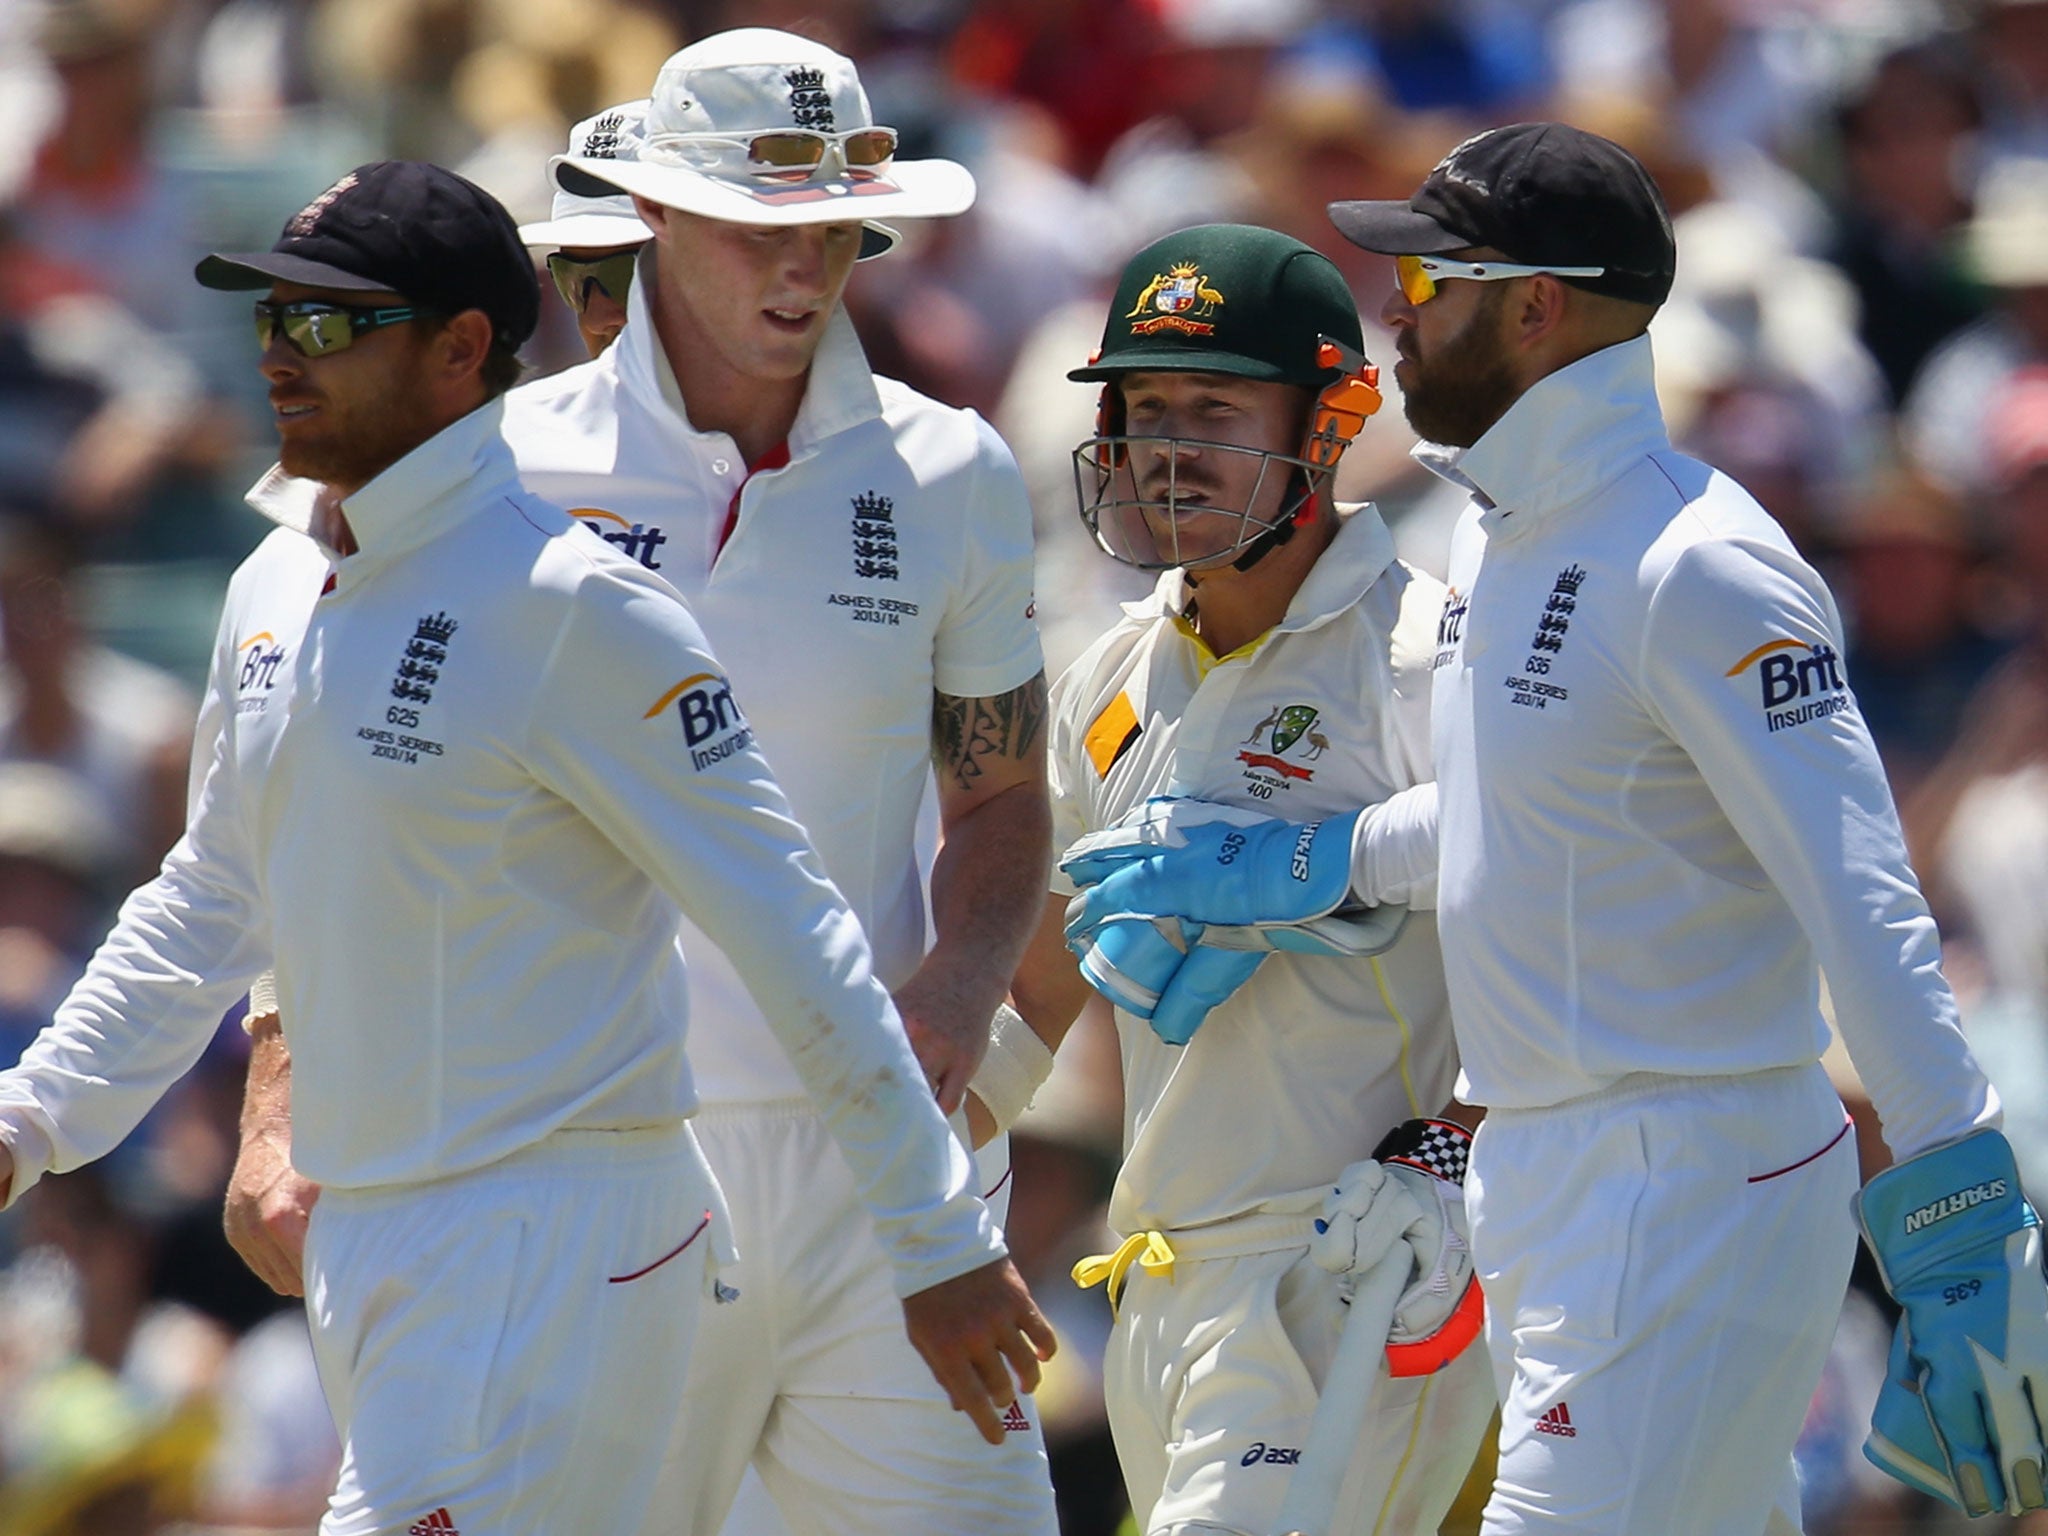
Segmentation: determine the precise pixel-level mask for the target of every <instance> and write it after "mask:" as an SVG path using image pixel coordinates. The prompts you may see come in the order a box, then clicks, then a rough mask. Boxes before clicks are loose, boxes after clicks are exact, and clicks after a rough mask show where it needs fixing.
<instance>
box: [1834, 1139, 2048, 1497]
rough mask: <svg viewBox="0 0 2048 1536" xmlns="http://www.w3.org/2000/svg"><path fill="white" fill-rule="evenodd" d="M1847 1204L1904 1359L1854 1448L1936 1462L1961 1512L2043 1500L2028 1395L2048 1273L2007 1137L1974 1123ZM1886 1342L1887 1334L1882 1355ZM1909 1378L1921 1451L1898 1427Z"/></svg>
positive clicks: (2045, 1320)
mask: <svg viewBox="0 0 2048 1536" xmlns="http://www.w3.org/2000/svg"><path fill="white" fill-rule="evenodd" d="M1856 1215H1857V1219H1858V1220H1859V1221H1860V1222H1861V1223H1862V1225H1863V1235H1864V1237H1865V1239H1866V1240H1867V1241H1868V1242H1869V1244H1870V1251H1871V1252H1872V1253H1873V1254H1874V1255H1875V1256H1876V1258H1877V1263H1878V1268H1879V1270H1880V1271H1881V1272H1882V1274H1883V1276H1884V1283H1885V1288H1886V1289H1887V1290H1889V1291H1890V1292H1891V1293H1892V1297H1893V1299H1894V1300H1896V1301H1897V1302H1898V1303H1899V1305H1900V1306H1901V1307H1902V1308H1904V1309H1905V1316H1904V1317H1903V1318H1901V1319H1900V1321H1899V1330H1900V1337H1901V1339H1902V1340H1903V1348H1904V1352H1905V1356H1906V1360H1905V1366H1904V1369H1897V1368H1895V1369H1894V1370H1892V1371H1891V1372H1890V1373H1888V1377H1887V1390H1888V1391H1889V1392H1890V1397H1889V1399H1888V1400H1887V1399H1886V1398H1884V1397H1880V1399H1879V1407H1880V1409H1882V1410H1884V1412H1885V1415H1886V1417H1885V1420H1884V1422H1883V1423H1882V1424H1881V1425H1879V1424H1874V1426H1873V1436H1872V1444H1870V1445H1866V1447H1865V1453H1866V1454H1867V1455H1869V1456H1870V1459H1871V1460H1872V1461H1874V1462H1876V1463H1877V1465H1879V1466H1880V1467H1884V1468H1885V1470H1887V1471H1892V1470H1893V1467H1892V1465H1891V1464H1889V1463H1888V1462H1887V1460H1886V1459H1885V1448H1886V1447H1887V1446H1889V1447H1896V1448H1900V1451H1899V1455H1900V1457H1901V1459H1903V1457H1905V1456H1911V1457H1912V1458H1913V1459H1915V1460H1919V1461H1923V1462H1925V1463H1926V1464H1927V1465H1930V1466H1933V1465H1939V1466H1940V1467H1941V1468H1942V1470H1943V1471H1944V1472H1945V1473H1946V1474H1947V1477H1946V1480H1947V1482H1948V1484H1949V1485H1950V1486H1951V1487H1952V1488H1953V1489H1954V1490H1955V1492H1956V1493H1957V1494H1960V1496H1961V1503H1962V1507H1963V1508H1964V1510H1966V1511H1967V1512H1968V1513H1970V1514H1972V1515H1988V1514H1993V1513H1996V1512H1998V1511H2000V1510H2003V1511H2004V1512H2005V1513H2007V1514H2012V1515H2017V1514H2019V1513H2020V1512H2021V1511H2022V1510H2027V1509H2038V1508H2040V1507H2042V1506H2043V1505H2044V1504H2048V1490H2044V1488H2043V1469H2044V1467H2048V1448H2044V1446H2043V1444H2042V1429H2041V1424H2040V1421H2039V1419H2038V1418H2037V1417H2036V1415H2035V1411H2034V1406H2033V1405H2034V1404H2035V1403H2040V1404H2042V1405H2043V1408H2044V1410H2048V1284H2044V1283H2043V1280H2042V1273H2041V1223H2040V1219H2039V1218H2038V1217H2037V1216H2036V1215H2035V1214H2034V1208H2033V1207H2032V1206H2031V1205H2029V1204H2028V1203H2027V1200H2026V1197H2025V1196H2024V1195H2023V1194H2022V1193H2021V1191H2020V1179H2019V1169H2018V1168H2017V1167H2016V1166H2015V1164H2014V1162H2013V1156H2012V1148H2011V1146H2010V1145H2008V1144H2007V1142H2006V1139H2005V1138H2004V1137H2003V1136H2001V1135H2000V1134H1999V1133H1998V1132H1996V1131H1979V1132H1977V1133H1976V1134H1974V1135H1971V1136H1966V1137H1964V1138H1963V1139H1962V1140H1961V1141H1957V1142H1951V1143H1950V1144H1949V1145H1947V1146H1945V1147H1937V1148H1935V1149H1934V1150H1933V1151H1931V1152H1923V1153H1921V1154H1920V1155H1919V1156H1918V1157H1914V1158H1909V1159H1908V1160H1907V1161H1905V1162H1903V1163H1900V1164H1898V1165H1897V1166H1896V1167H1893V1168H1888V1169H1886V1170H1885V1171H1884V1172H1883V1173H1881V1174H1879V1175H1878V1176H1877V1177H1876V1178H1874V1179H1872V1180H1871V1181H1870V1182H1869V1183H1868V1184H1866V1185H1865V1186H1864V1187H1863V1190H1862V1192H1861V1193H1860V1194H1859V1195H1858V1196H1857V1198H1856ZM1897 1354H1898V1346H1896V1345H1895V1347H1894V1359H1895V1362H1896V1359H1897ZM1894 1381H1896V1382H1898V1383H1899V1384H1898V1385H1897V1386H1893V1385H1892V1383H1893V1382H1894ZM1915 1385H1917V1387H1918V1389H1919V1397H1920V1403H1921V1407H1922V1411H1923V1413H1924V1416H1925V1418H1926V1422H1927V1427H1928V1439H1931V1442H1932V1446H1933V1449H1934V1450H1935V1452H1936V1453H1937V1455H1936V1456H1934V1457H1929V1456H1927V1455H1926V1449H1927V1441H1926V1440H1916V1437H1915V1436H1914V1435H1913V1434H1911V1433H1909V1432H1908V1431H1907V1430H1906V1429H1905V1428H1903V1427H1902V1426H1903V1425H1905V1424H1907V1423H1909V1422H1910V1416H1909V1415H1908V1414H1906V1412H1905V1405H1904V1404H1903V1403H1902V1402H1901V1401H1900V1398H1901V1396H1902V1394H1909V1393H1910V1392H1911V1390H1912V1388H1913V1386H1915ZM1880 1435H1881V1436H1882V1443H1879V1441H1880ZM1916 1446H1917V1450H1916ZM1905 1480H1906V1481H1908V1482H1912V1483H1914V1484H1915V1485H1916V1486H1928V1483H1929V1481H1930V1480H1927V1479H1923V1478H1915V1477H1907V1478H1906V1479H1905ZM1930 1491H1932V1492H1937V1493H1939V1492H1941V1490H1940V1488H1938V1487H1930Z"/></svg>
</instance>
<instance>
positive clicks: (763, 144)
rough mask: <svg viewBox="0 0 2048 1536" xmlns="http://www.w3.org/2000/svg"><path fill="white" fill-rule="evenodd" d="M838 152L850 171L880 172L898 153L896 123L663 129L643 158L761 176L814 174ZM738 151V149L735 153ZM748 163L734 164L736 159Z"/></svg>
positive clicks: (651, 136)
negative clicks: (827, 128)
mask: <svg viewBox="0 0 2048 1536" xmlns="http://www.w3.org/2000/svg"><path fill="white" fill-rule="evenodd" d="M828 151H836V152H837V153H838V156H839V159H840V163H841V164H843V165H844V166H845V167H846V168H847V169H848V170H850V171H878V170H880V169H881V168H882V167H883V166H885V165H887V164H888V163H889V162H890V161H891V160H893V159H895V157H896V130H895V129H894V128H882V127H873V128H848V129H845V130H843V131H841V132H838V133H827V132H823V131H821V130H818V129H814V128H775V129H770V130H766V131H763V132H761V133H657V134H653V135H650V136H649V138H648V140H647V148H646V150H645V151H643V154H642V158H643V159H650V160H657V161H659V160H669V161H672V162H682V163H686V164H691V165H698V166H702V167H705V168H708V169H717V170H734V169H738V170H744V171H746V172H747V173H748V174H750V175H755V176H787V175H791V174H795V173H802V174H804V175H809V174H810V173H811V172H813V171H816V170H817V169H819V168H820V167H821V166H823V165H824V163H825V156H826V154H827V152H828ZM735 152H737V153H735ZM741 159H743V160H744V163H743V164H740V165H735V164H733V162H734V161H736V160H741Z"/></svg>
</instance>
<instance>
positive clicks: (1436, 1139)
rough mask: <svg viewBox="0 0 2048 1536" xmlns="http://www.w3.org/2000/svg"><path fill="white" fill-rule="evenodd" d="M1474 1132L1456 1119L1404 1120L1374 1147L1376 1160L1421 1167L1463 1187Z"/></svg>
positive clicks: (1428, 1172) (1431, 1173)
mask: <svg viewBox="0 0 2048 1536" xmlns="http://www.w3.org/2000/svg"><path fill="white" fill-rule="evenodd" d="M1471 1150H1472V1133H1471V1132H1470V1131H1468V1130H1466V1129H1465V1127H1463V1126H1462V1125H1460V1124H1458V1123H1457V1121H1455V1120H1435V1119H1428V1120H1403V1121H1402V1122H1401V1123H1400V1124H1399V1125H1397V1126H1395V1127H1394V1128H1393V1129H1392V1130H1391V1131H1389V1132H1387V1134H1386V1135H1384V1136H1382V1137H1381V1138H1380V1144H1379V1145H1378V1146H1376V1147H1374V1148H1373V1149H1372V1155H1373V1161H1374V1162H1379V1163H1403V1164H1405V1165H1407V1166H1408V1167H1410V1168H1419V1169H1421V1170H1422V1172H1424V1173H1426V1174H1429V1175H1431V1176H1432V1177H1434V1178H1439V1179H1442V1180H1443V1181H1444V1182H1445V1183H1446V1184H1456V1185H1458V1186H1460V1187H1461V1188H1462V1187H1463V1185H1464V1183H1465V1164H1466V1162H1467V1160H1468V1158H1469V1155H1470V1153H1471Z"/></svg>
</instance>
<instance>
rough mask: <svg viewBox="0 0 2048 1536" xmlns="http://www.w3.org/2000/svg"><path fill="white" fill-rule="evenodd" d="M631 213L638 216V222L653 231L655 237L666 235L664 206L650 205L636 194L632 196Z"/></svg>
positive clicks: (666, 226)
mask: <svg viewBox="0 0 2048 1536" xmlns="http://www.w3.org/2000/svg"><path fill="white" fill-rule="evenodd" d="M633 211H634V212H635V213H637V214H639V215H640V222H641V223H642V224H645V225H646V226H647V227H648V228H649V229H651V230H653V231H654V233H655V235H656V236H657V237H659V236H662V235H665V234H667V233H668V213H669V210H668V208H667V206H666V205H665V204H662V203H650V202H649V201H648V200H647V199H646V198H644V197H642V196H640V195H639V194H638V193H637V192H636V193H635V194H633Z"/></svg>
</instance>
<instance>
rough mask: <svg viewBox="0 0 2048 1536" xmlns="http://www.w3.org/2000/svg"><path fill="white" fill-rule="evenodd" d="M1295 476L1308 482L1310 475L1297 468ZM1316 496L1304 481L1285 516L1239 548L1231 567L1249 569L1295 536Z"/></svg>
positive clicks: (1236, 569) (1239, 569)
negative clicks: (1299, 492)
mask: <svg viewBox="0 0 2048 1536" xmlns="http://www.w3.org/2000/svg"><path fill="white" fill-rule="evenodd" d="M1294 478H1295V479H1296V480H1297V481H1300V482H1306V481H1307V479H1308V475H1307V473H1306V472H1305V471H1303V470H1300V469H1296V470H1295V471H1294ZM1315 498H1316V493H1315V491H1314V490H1313V489H1312V488H1310V487H1308V486H1307V485H1306V484H1305V483H1304V484H1303V487H1302V491H1301V494H1300V495H1299V496H1298V497H1296V498H1295V502H1294V505H1293V506H1292V507H1291V508H1289V509H1288V510H1287V512H1286V513H1285V514H1284V515H1283V516H1281V517H1279V518H1277V519H1275V521H1274V523H1273V526H1272V527H1270V528H1268V529H1267V530H1266V531H1265V532H1264V533H1262V534H1260V535H1259V536H1258V537H1257V538H1256V539H1253V540H1252V541H1251V542H1250V543H1249V544H1247V545H1245V547H1244V548H1243V549H1241V550H1239V551H1238V556H1237V558H1236V559H1235V560H1233V561H1231V562H1230V568H1231V569H1232V570H1233V571H1248V570H1250V569H1251V568H1252V567H1253V566H1255V565H1257V564H1258V563H1259V562H1260V561H1261V560H1263V559H1265V558H1266V556H1268V555H1270V554H1271V553H1273V551H1274V550H1276V549H1278V548H1279V547H1280V546H1281V545H1282V544H1285V543H1286V542H1287V541H1288V540H1289V539H1291V538H1293V537H1294V530H1295V529H1296V528H1297V527H1298V526H1299V525H1300V523H1301V521H1302V514H1303V513H1304V512H1308V511H1309V510H1310V509H1311V508H1312V507H1313V506H1314V505H1315Z"/></svg>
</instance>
